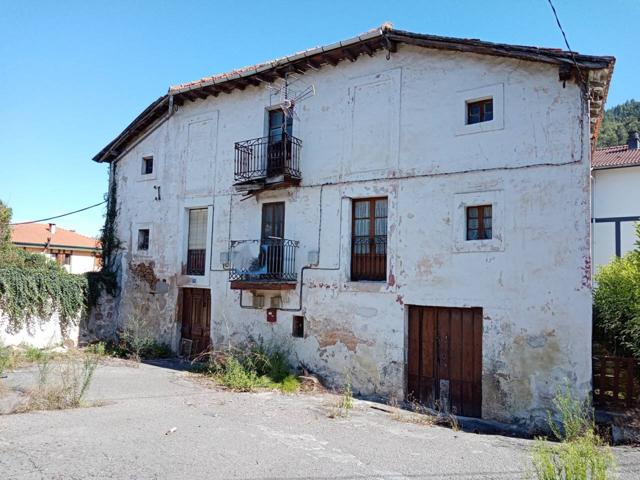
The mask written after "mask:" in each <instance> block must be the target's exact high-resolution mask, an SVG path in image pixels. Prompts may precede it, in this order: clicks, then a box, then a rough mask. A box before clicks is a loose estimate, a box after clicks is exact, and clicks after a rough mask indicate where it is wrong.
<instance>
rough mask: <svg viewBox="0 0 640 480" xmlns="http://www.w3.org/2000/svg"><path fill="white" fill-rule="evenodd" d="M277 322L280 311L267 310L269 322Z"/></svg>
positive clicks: (274, 309) (275, 309)
mask: <svg viewBox="0 0 640 480" xmlns="http://www.w3.org/2000/svg"><path fill="white" fill-rule="evenodd" d="M277 320H278V309H277V308H267V322H269V323H276V321H277Z"/></svg>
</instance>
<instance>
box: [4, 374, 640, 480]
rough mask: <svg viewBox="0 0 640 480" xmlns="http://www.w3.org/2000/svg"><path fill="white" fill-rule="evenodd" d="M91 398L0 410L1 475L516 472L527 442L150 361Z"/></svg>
mask: <svg viewBox="0 0 640 480" xmlns="http://www.w3.org/2000/svg"><path fill="white" fill-rule="evenodd" d="M20 375H23V376H24V375H32V372H22V373H20V372H17V373H14V374H10V378H9V379H8V380H9V381H19V378H18V377H19V376H20ZM11 376H13V378H12V377H11ZM90 397H91V398H90V400H94V401H100V402H104V404H103V405H102V406H99V407H91V408H81V409H76V410H65V411H50V412H33V413H27V414H19V415H8V416H1V417H0V478H1V479H7V480H8V479H14V478H20V479H41V478H46V479H73V478H77V479H86V478H118V479H121V478H130V479H152V478H171V479H183V478H184V479H218V478H247V479H302V478H313V479H329V478H339V479H347V478H384V479H398V480H400V479H423V478H424V479H432V478H461V479H471V478H474V479H475V478H500V479H502V478H523V477H524V476H525V472H526V470H527V468H528V463H527V461H528V460H527V459H528V457H529V450H530V448H531V442H530V441H527V440H521V439H513V438H507V437H501V436H487V435H476V434H472V433H463V432H454V431H452V430H450V429H447V428H442V427H436V426H424V425H416V424H410V423H405V422H400V421H398V420H397V419H394V418H393V416H392V415H390V414H388V413H384V412H381V411H378V410H375V409H372V408H370V406H369V405H368V404H366V403H357V404H356V408H355V409H354V411H353V413H352V414H351V415H350V417H349V418H346V419H332V418H328V416H327V410H328V406H329V405H330V404H331V402H332V401H335V398H336V397H333V396H330V395H282V394H279V393H257V394H255V393H254V394H239V393H232V392H227V391H223V390H219V389H216V388H214V387H212V386H211V385H210V384H209V383H208V382H205V381H198V380H194V379H193V378H192V377H191V376H190V375H189V374H188V373H185V372H180V371H176V370H172V369H169V368H162V367H158V366H151V365H141V366H139V367H132V366H127V365H125V364H121V363H113V364H110V365H105V366H101V367H100V368H99V369H98V371H97V373H96V378H95V381H94V384H93V385H92V388H91V392H90ZM616 455H617V456H618V459H619V464H620V477H621V478H628V479H632V478H634V479H635V478H639V477H640V450H634V449H630V448H616Z"/></svg>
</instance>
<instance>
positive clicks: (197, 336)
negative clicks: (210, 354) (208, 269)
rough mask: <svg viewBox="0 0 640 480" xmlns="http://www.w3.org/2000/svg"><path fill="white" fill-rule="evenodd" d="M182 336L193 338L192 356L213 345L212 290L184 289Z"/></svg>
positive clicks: (187, 338) (188, 338)
mask: <svg viewBox="0 0 640 480" xmlns="http://www.w3.org/2000/svg"><path fill="white" fill-rule="evenodd" d="M182 338H183V339H186V340H191V342H192V343H191V356H196V355H198V354H199V353H202V352H204V351H206V350H207V349H208V348H209V347H210V346H211V290H209V289H208V288H183V289H182Z"/></svg>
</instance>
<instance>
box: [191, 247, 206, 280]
mask: <svg viewBox="0 0 640 480" xmlns="http://www.w3.org/2000/svg"><path fill="white" fill-rule="evenodd" d="M206 255H207V251H206V250H205V249H195V250H194V249H190V250H187V275H204V266H205V259H206Z"/></svg>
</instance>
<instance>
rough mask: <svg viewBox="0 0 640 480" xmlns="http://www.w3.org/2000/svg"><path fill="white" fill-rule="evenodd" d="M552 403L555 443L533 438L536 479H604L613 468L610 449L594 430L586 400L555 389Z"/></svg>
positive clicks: (552, 424)
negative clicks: (555, 413) (554, 413)
mask: <svg viewBox="0 0 640 480" xmlns="http://www.w3.org/2000/svg"><path fill="white" fill-rule="evenodd" d="M553 404H554V406H555V408H556V410H557V414H558V416H559V423H558V422H555V421H553V419H552V418H551V413H549V427H550V428H551V430H552V432H553V433H554V435H555V437H556V440H558V441H559V443H550V442H548V441H547V440H546V439H544V438H536V441H535V444H534V447H533V468H534V471H535V475H536V478H538V479H539V480H606V479H607V478H610V474H611V473H612V470H613V469H614V466H615V462H614V458H613V454H612V453H611V450H610V449H609V448H608V447H607V446H606V445H605V443H604V441H603V440H602V439H601V438H600V437H599V436H598V435H597V434H596V432H595V425H594V423H593V419H592V411H591V409H590V408H589V406H588V403H585V402H581V401H579V400H576V399H574V398H573V397H572V395H571V392H570V390H569V389H568V388H567V389H566V391H565V392H558V393H557V394H556V396H555V398H554V400H553Z"/></svg>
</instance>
